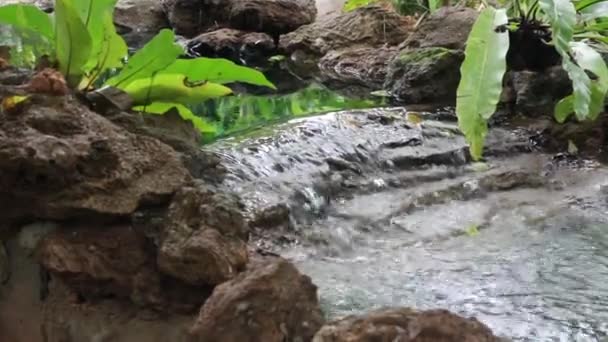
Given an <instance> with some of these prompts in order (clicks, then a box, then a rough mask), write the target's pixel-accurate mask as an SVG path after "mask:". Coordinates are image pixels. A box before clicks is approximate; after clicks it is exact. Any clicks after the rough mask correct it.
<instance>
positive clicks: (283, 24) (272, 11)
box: [229, 0, 317, 37]
mask: <svg viewBox="0 0 608 342" xmlns="http://www.w3.org/2000/svg"><path fill="white" fill-rule="evenodd" d="M316 15H317V7H316V4H315V0H239V1H233V4H232V7H231V9H230V17H229V24H230V26H231V27H234V28H237V29H240V30H245V31H253V32H265V33H268V34H270V35H273V36H275V37H278V36H279V35H281V34H285V33H289V32H291V31H293V30H295V29H297V28H298V27H300V26H302V25H306V24H310V23H312V22H313V21H314V20H315V17H316Z"/></svg>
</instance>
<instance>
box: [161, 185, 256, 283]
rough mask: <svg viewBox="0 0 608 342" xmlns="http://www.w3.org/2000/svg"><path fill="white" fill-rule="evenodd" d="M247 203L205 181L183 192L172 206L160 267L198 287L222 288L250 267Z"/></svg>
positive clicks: (162, 246)
mask: <svg viewBox="0 0 608 342" xmlns="http://www.w3.org/2000/svg"><path fill="white" fill-rule="evenodd" d="M242 212H243V208H242V204H241V203H240V202H239V201H238V199H237V198H236V197H234V196H232V195H230V194H228V193H226V192H222V191H218V190H216V189H214V188H212V187H210V186H207V185H205V184H204V183H202V182H195V183H194V184H193V185H192V186H187V187H184V188H182V189H181V190H180V191H179V192H177V193H176V195H175V196H174V198H173V202H172V203H171V205H170V207H169V213H168V218H167V222H166V227H165V231H164V232H163V233H162V235H161V244H160V249H159V254H158V266H159V268H160V269H161V270H162V271H163V272H164V273H166V274H170V275H172V276H174V277H175V278H178V279H181V280H182V281H184V282H186V283H188V284H192V285H217V284H220V283H222V282H225V281H227V280H229V279H231V278H233V277H234V276H236V275H237V274H238V273H239V272H240V271H242V270H243V269H244V268H245V265H246V264H247V261H248V257H247V245H246V243H245V241H246V240H247V238H248V229H247V228H248V227H247V224H246V222H245V219H244V217H243V214H242Z"/></svg>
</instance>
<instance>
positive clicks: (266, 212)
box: [250, 203, 290, 228]
mask: <svg viewBox="0 0 608 342" xmlns="http://www.w3.org/2000/svg"><path fill="white" fill-rule="evenodd" d="M289 213H290V210H289V206H287V205H286V204H285V203H279V204H276V205H273V206H270V207H268V208H264V209H262V210H260V211H259V212H258V213H257V214H256V215H255V217H254V218H253V220H251V223H250V225H251V226H252V227H261V228H272V227H277V226H285V225H289Z"/></svg>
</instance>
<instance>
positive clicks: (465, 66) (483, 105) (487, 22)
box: [456, 7, 509, 160]
mask: <svg viewBox="0 0 608 342" xmlns="http://www.w3.org/2000/svg"><path fill="white" fill-rule="evenodd" d="M506 23H507V15H506V11H505V10H496V9H494V8H491V7H488V8H486V9H484V10H483V11H482V12H481V13H480V14H479V17H478V18H477V20H476V21H475V24H474V25H473V28H472V29H471V33H470V34H469V38H468V40H467V45H466V49H465V59H464V62H463V63H462V66H461V68H460V74H461V79H460V84H459V85H458V91H457V100H456V114H457V115H458V125H459V126H460V129H461V130H462V132H463V133H464V135H465V137H466V139H467V142H468V143H469V146H470V150H471V156H472V157H473V158H474V159H475V160H478V159H479V158H481V154H482V151H483V141H484V139H485V136H486V134H487V123H486V121H487V120H488V119H489V118H490V117H491V116H492V114H494V111H495V110H496V105H497V104H498V101H499V99H500V94H501V92H502V79H503V76H504V74H505V71H506V68H507V62H506V56H507V50H508V49H509V35H508V33H507V32H500V31H498V30H495V28H496V27H497V26H499V25H504V24H506Z"/></svg>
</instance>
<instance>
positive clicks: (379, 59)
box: [319, 47, 399, 89]
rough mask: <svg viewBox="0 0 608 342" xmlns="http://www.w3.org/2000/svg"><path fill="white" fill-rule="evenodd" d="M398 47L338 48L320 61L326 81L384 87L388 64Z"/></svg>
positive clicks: (373, 87) (377, 87)
mask: <svg viewBox="0 0 608 342" xmlns="http://www.w3.org/2000/svg"><path fill="white" fill-rule="evenodd" d="M398 51H399V50H398V49H397V48H396V47H380V48H373V47H362V48H353V49H344V50H336V51H331V52H329V53H327V54H326V55H325V56H324V57H323V58H321V60H320V61H319V69H320V71H321V75H322V78H323V79H324V82H325V83H331V84H334V83H337V84H347V85H350V84H359V85H362V86H365V87H368V88H371V89H382V86H383V84H384V81H385V79H386V73H387V66H388V64H389V62H390V61H391V60H392V59H393V58H394V57H395V55H397V52H398Z"/></svg>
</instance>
